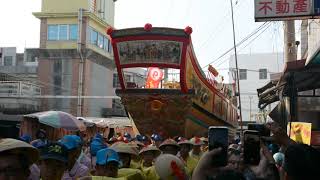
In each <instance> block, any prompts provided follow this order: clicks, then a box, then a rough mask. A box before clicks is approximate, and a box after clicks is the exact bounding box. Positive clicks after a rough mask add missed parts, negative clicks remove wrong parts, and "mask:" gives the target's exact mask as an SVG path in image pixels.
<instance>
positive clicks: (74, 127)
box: [25, 111, 86, 131]
mask: <svg viewBox="0 0 320 180" xmlns="http://www.w3.org/2000/svg"><path fill="white" fill-rule="evenodd" d="M25 117H30V118H36V119H38V120H39V123H41V124H45V125H48V126H51V127H54V128H62V129H66V130H68V131H84V130H86V126H85V125H84V123H83V122H82V121H79V120H78V119H77V118H76V117H74V116H72V115H71V114H68V113H66V112H62V111H44V112H38V113H33V114H28V115H25Z"/></svg>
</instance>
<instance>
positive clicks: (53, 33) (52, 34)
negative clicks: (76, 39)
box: [48, 25, 59, 40]
mask: <svg viewBox="0 0 320 180" xmlns="http://www.w3.org/2000/svg"><path fill="white" fill-rule="evenodd" d="M58 34H59V26H58V25H48V40H58Z"/></svg>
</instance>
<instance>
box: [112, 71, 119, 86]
mask: <svg viewBox="0 0 320 180" xmlns="http://www.w3.org/2000/svg"><path fill="white" fill-rule="evenodd" d="M113 87H114V88H117V87H120V83H119V76H118V74H113Z"/></svg>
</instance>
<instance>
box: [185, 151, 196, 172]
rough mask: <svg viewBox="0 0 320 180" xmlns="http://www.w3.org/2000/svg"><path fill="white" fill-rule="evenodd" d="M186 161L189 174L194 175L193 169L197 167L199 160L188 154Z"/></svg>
mask: <svg viewBox="0 0 320 180" xmlns="http://www.w3.org/2000/svg"><path fill="white" fill-rule="evenodd" d="M184 163H185V167H186V171H187V174H188V176H189V177H192V173H193V170H194V169H195V168H196V166H197V164H198V161H197V160H196V159H195V158H193V157H190V156H188V158H187V161H184Z"/></svg>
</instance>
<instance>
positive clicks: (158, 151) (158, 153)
mask: <svg viewBox="0 0 320 180" xmlns="http://www.w3.org/2000/svg"><path fill="white" fill-rule="evenodd" d="M148 151H152V152H154V153H155V155H156V156H159V155H160V154H161V151H160V149H159V148H157V146H155V145H152V144H150V145H149V146H145V147H144V148H142V149H141V151H140V152H139V155H142V154H143V153H145V152H148Z"/></svg>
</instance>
